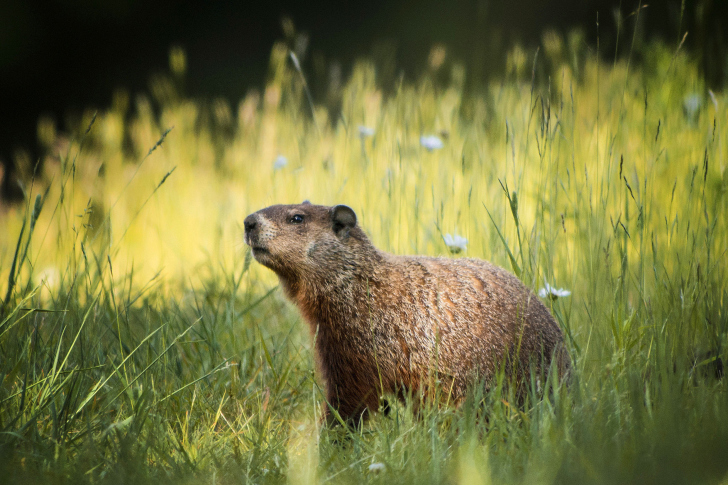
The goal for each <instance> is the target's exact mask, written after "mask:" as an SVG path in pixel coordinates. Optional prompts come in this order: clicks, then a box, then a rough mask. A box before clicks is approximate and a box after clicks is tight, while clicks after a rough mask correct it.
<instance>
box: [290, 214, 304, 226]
mask: <svg viewBox="0 0 728 485" xmlns="http://www.w3.org/2000/svg"><path fill="white" fill-rule="evenodd" d="M291 222H292V223H293V224H300V223H302V222H303V216H302V215H301V214H296V215H295V216H293V217H291Z"/></svg>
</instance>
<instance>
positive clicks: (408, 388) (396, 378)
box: [245, 202, 569, 421]
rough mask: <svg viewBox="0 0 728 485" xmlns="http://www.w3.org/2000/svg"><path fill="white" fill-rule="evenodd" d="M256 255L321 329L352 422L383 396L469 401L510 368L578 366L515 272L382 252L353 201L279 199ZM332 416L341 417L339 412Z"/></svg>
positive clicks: (320, 345) (334, 384) (324, 353)
mask: <svg viewBox="0 0 728 485" xmlns="http://www.w3.org/2000/svg"><path fill="white" fill-rule="evenodd" d="M245 242H246V243H247V244H248V245H249V246H250V247H251V248H252V251H253V256H254V257H255V259H256V260H257V261H258V262H260V263H261V264H263V265H264V266H267V267H268V268H270V269H272V270H273V271H275V272H276V274H277V275H278V277H279V279H280V282H281V286H282V287H283V289H284V290H285V292H286V295H287V296H288V297H289V298H290V299H291V300H292V301H293V302H294V303H295V304H296V305H297V306H298V307H299V309H300V310H301V312H302V314H303V316H304V317H305V319H306V320H307V321H308V323H309V324H310V327H311V331H312V332H313V333H314V334H315V335H316V356H317V361H318V367H319V370H320V371H321V373H322V375H323V380H324V383H325V389H326V398H327V400H328V402H329V404H330V405H331V406H332V407H333V408H335V409H336V410H337V411H338V412H339V413H340V415H341V416H342V417H343V418H344V419H347V420H351V421H356V420H358V419H359V418H360V417H361V415H362V413H363V412H364V411H366V410H370V411H375V410H377V408H378V407H379V399H380V396H381V395H382V394H383V393H394V394H396V395H397V396H399V397H400V398H403V397H404V396H406V395H407V394H409V393H411V394H412V395H413V396H423V397H427V396H429V395H430V394H431V393H432V392H434V390H435V389H434V388H433V386H432V383H433V382H435V380H438V381H439V386H440V389H441V390H442V391H443V393H444V394H446V397H447V399H449V401H450V402H455V403H457V402H459V401H460V400H461V399H462V398H463V397H464V396H465V393H466V391H467V387H468V385H469V384H471V383H472V382H473V381H476V380H478V381H483V382H485V385H486V386H488V385H489V383H490V382H491V381H492V379H493V376H494V375H495V372H496V371H497V370H498V368H499V366H501V365H503V366H505V368H504V369H505V371H506V374H507V375H508V376H509V377H513V378H515V380H516V382H521V381H524V379H525V378H527V377H528V375H529V372H531V371H532V370H533V371H534V372H539V373H545V372H546V371H547V370H548V368H549V366H550V364H551V361H552V358H553V357H556V359H557V362H556V365H557V367H558V371H559V374H560V375H564V373H566V372H567V371H568V369H569V359H568V355H567V354H566V351H565V349H564V345H563V335H562V333H561V330H560V329H559V327H558V325H557V324H556V322H555V321H554V319H553V317H552V316H551V314H550V313H549V311H548V309H547V308H546V307H545V306H544V305H543V303H541V302H540V301H539V300H538V298H536V296H535V295H534V294H533V293H532V292H531V291H530V290H529V289H528V288H527V287H526V286H525V285H523V283H521V282H520V281H519V280H518V279H517V278H516V277H515V276H514V275H512V274H511V273H509V272H507V271H506V270H504V269H502V268H499V267H497V266H494V265H492V264H491V263H489V262H487V261H481V260H477V259H447V258H431V257H424V256H395V255H392V254H389V253H386V252H384V251H380V250H378V249H377V248H376V247H374V246H373V245H372V243H371V242H370V241H369V239H368V238H367V237H366V235H365V234H364V232H363V231H362V230H361V228H360V227H359V226H358V225H357V222H356V214H355V213H354V211H353V210H352V209H351V208H349V207H347V206H344V205H337V206H335V207H326V206H318V205H312V204H310V203H308V202H304V203H303V204H300V205H275V206H271V207H268V208H266V209H263V210H260V211H258V212H256V213H254V214H251V215H249V216H248V217H247V218H246V219H245ZM326 417H327V419H328V420H331V415H330V412H329V409H328V407H327V409H326Z"/></svg>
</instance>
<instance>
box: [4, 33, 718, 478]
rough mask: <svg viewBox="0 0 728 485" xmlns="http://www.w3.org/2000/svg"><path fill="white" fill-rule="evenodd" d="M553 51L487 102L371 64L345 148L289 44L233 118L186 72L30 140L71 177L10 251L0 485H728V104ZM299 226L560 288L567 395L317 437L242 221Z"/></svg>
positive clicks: (306, 351) (26, 215) (300, 373)
mask: <svg viewBox="0 0 728 485" xmlns="http://www.w3.org/2000/svg"><path fill="white" fill-rule="evenodd" d="M549 42H550V43H551V44H553V43H554V42H555V43H556V44H554V45H556V46H557V47H558V45H560V44H559V42H560V41H559V39H558V38H549ZM551 44H549V45H551ZM546 47H547V48H546V49H545V50H544V52H543V53H541V54H540V55H541V59H540V60H539V59H537V60H536V66H537V67H538V66H539V62H541V63H545V65H547V66H550V67H548V68H543V69H542V68H539V72H540V74H539V76H538V79H536V80H535V81H534V80H533V79H532V73H531V71H530V70H529V69H527V68H524V67H523V66H524V63H525V64H528V65H530V63H532V62H533V59H532V58H531V59H528V60H525V59H523V57H524V55H525V53H524V51H523V50H522V49H518V48H517V49H514V51H513V52H512V53H511V54H510V55H509V63H510V64H509V65H511V64H512V68H509V72H508V74H507V76H506V77H505V78H504V79H502V80H498V81H497V82H493V83H492V84H491V85H489V86H487V87H486V88H484V89H483V90H482V91H481V92H480V93H477V94H465V93H466V89H465V70H464V68H463V67H461V66H458V65H457V64H449V63H445V64H444V65H443V66H442V67H441V69H447V70H450V71H449V73H447V74H448V75H447V76H439V77H438V76H435V73H429V74H426V75H425V76H424V77H423V78H421V79H420V80H419V81H417V82H415V83H409V82H404V81H403V82H402V83H401V84H399V85H398V86H396V88H395V89H394V91H393V94H392V95H391V96H386V95H385V94H384V91H383V90H382V89H381V87H380V86H378V85H377V79H376V69H375V67H374V64H373V63H371V62H367V61H362V62H361V63H359V64H357V65H356V66H355V68H354V70H353V73H352V75H351V78H350V80H349V81H348V83H347V84H346V86H345V87H344V89H343V93H342V110H341V113H340V118H339V119H338V122H337V123H334V122H333V121H332V120H328V115H327V110H326V108H325V107H324V106H315V108H314V109H315V112H314V116H315V120H312V119H311V109H310V107H309V104H308V100H307V99H306V95H305V92H304V89H303V84H302V81H301V77H300V75H299V73H298V72H297V71H296V70H295V69H294V66H293V64H292V63H291V60H290V58H289V57H288V53H287V51H286V50H285V49H284V48H283V47H281V46H275V47H274V49H273V52H272V55H271V69H270V72H271V78H270V79H269V82H268V84H267V86H266V88H265V91H264V92H262V93H251V94H249V95H248V96H247V97H246V98H245V99H244V100H242V101H241V102H240V103H239V105H238V106H231V105H229V104H228V103H227V102H226V101H224V100H217V101H214V102H212V103H201V102H197V101H194V100H191V99H187V98H185V97H184V95H183V93H182V92H181V91H180V89H179V86H180V84H181V83H180V82H179V81H180V76H182V74H183V71H184V65H185V62H184V58H183V57H182V58H180V56H184V54H183V53H181V51H179V50H174V51H173V53H172V55H171V63H172V65H173V69H172V74H170V76H169V77H168V78H163V77H160V78H156V79H155V80H154V82H153V84H152V89H151V97H145V96H138V97H133V98H131V97H129V96H128V95H126V94H124V93H118V94H117V95H116V96H115V100H114V103H113V106H112V107H111V108H109V109H105V110H101V111H99V112H98V113H97V114H95V115H94V113H93V112H89V113H87V114H86V115H85V119H83V120H82V122H81V124H80V125H79V126H78V127H77V129H78V132H77V133H75V134H74V135H73V136H72V137H70V138H64V137H63V136H62V135H59V134H58V132H57V129H56V128H55V127H54V126H53V125H52V123H49V122H47V121H43V122H42V123H40V124H39V137H40V139H41V140H45V141H44V143H46V144H47V145H48V146H49V147H55V149H49V152H48V156H47V158H46V159H45V160H44V163H43V165H42V173H37V174H36V176H35V178H34V179H33V180H34V181H33V183H32V185H30V184H28V185H27V186H26V191H27V200H29V201H31V202H29V205H28V206H27V207H20V208H15V209H10V210H9V211H8V212H6V213H5V214H4V215H3V216H2V217H3V231H2V232H1V233H0V281H3V282H9V284H8V285H7V286H2V287H0V289H2V290H3V291H2V292H1V293H0V297H2V296H4V295H5V292H6V290H7V288H8V287H10V290H11V291H10V293H9V298H8V301H7V304H6V305H4V306H3V310H2V313H1V314H0V355H1V358H0V377H2V384H1V387H0V431H1V432H2V434H1V435H0V451H1V452H2V453H0V455H1V456H2V458H0V467H2V468H3V470H0V471H2V472H3V473H5V475H4V476H12V477H16V478H17V479H18V480H20V479H28V480H32V479H35V480H38V481H50V482H72V483H80V482H119V483H129V482H132V481H151V480H155V481H159V480H162V481H170V482H174V483H180V482H184V481H189V482H190V483H198V482H205V483H218V482H220V483H232V482H243V481H253V482H282V481H290V482H295V483H312V482H324V481H333V482H343V483H349V482H350V483H359V482H361V481H373V482H376V481H381V482H392V481H401V482H411V483H425V482H433V483H435V482H438V483H440V482H458V481H459V482H461V483H473V482H476V481H481V482H484V483H485V482H488V481H492V482H493V483H500V482H508V483H511V482H520V483H563V482H573V483H584V482H599V483H608V482H613V483H625V482H637V481H642V482H645V481H654V482H661V481H677V482H685V481H695V482H718V481H720V480H721V479H723V480H725V479H726V471H728V459H726V456H728V454H726V453H725V450H726V448H725V443H727V442H728V393H727V392H726V384H725V379H724V378H723V379H719V378H718V377H717V376H716V374H717V373H718V372H717V371H718V367H719V366H718V364H719V363H722V362H725V361H726V358H728V317H727V316H726V298H727V297H728V293H727V290H728V287H727V286H726V276H727V275H726V254H725V253H726V250H727V248H728V232H727V229H728V228H727V227H726V218H725V212H726V199H725V197H724V194H725V192H726V188H727V187H728V176H726V171H725V169H726V166H725V164H726V160H727V159H728V147H727V146H726V138H727V137H728V127H727V126H726V120H728V116H727V115H728V109H726V102H728V99H726V97H725V95H724V94H721V93H719V92H715V93H713V92H712V91H711V92H708V91H707V90H706V88H705V86H704V85H703V84H702V81H701V79H700V77H699V76H698V74H697V69H696V65H695V62H694V61H693V60H692V59H690V58H689V57H688V56H686V55H685V54H683V53H680V52H677V53H675V52H674V51H670V50H667V49H665V48H664V47H662V46H659V45H655V46H654V47H653V50H652V55H651V57H650V59H649V63H646V64H644V65H640V66H636V65H635V63H634V61H633V62H632V64H631V67H629V68H628V64H627V62H618V63H615V64H613V65H612V64H609V65H605V64H603V63H598V62H597V61H596V60H594V59H589V58H588V56H581V57H580V56H577V55H573V56H572V55H564V56H563V58H562V57H561V55H560V54H559V53H560V52H561V49H562V47H559V48H558V49H557V48H556V47H554V46H553V45H551V47H549V46H546ZM529 55H532V54H529ZM579 59H586V60H579ZM443 77H444V78H447V79H449V81H448V82H447V83H443V82H442V81H441V80H438V79H442V78H443ZM694 94H697V95H698V98H697V99H698V101H699V103H698V107H697V110H695V111H692V108H690V107H689V106H688V108H686V105H685V100H686V98H687V97H689V96H692V95H694ZM360 126H361V127H366V128H367V129H369V130H366V131H362V130H360V128H359V127H360ZM371 131H373V133H371ZM423 135H425V136H437V137H439V138H440V139H441V140H442V142H443V146H442V148H436V147H434V146H432V147H430V149H428V148H427V147H425V146H423V143H422V139H421V137H422V136H423ZM279 156H283V157H285V159H286V160H287V163H286V164H285V165H284V166H281V165H282V164H281V163H279V164H278V165H277V166H276V159H277V158H278V157H279ZM31 171H32V167H31ZM29 180H30V179H29ZM37 195H40V196H41V198H40V199H38V200H39V203H42V209H41V210H40V211H37V210H35V211H34V206H33V203H34V202H35V200H36V196H37ZM304 199H309V200H311V201H312V202H314V203H320V204H336V203H345V204H348V205H350V206H351V207H353V208H354V210H355V211H356V212H357V214H358V217H359V220H360V223H361V225H362V226H363V227H364V228H365V230H366V231H367V233H368V234H369V235H370V237H371V239H372V241H373V242H374V243H375V244H376V245H377V246H378V247H380V248H382V249H385V250H388V251H392V252H394V253H398V254H414V253H417V254H430V255H449V254H450V251H449V250H448V246H447V244H446V242H445V240H444V236H445V235H446V234H457V235H459V236H462V237H464V238H466V239H467V249H466V250H465V251H464V252H461V253H459V254H458V256H466V257H477V258H484V259H489V260H491V261H494V262H495V263H497V264H499V265H501V266H503V267H506V268H508V269H510V270H512V271H513V272H515V273H517V274H518V275H519V276H520V278H521V279H522V280H523V281H524V282H525V283H526V284H528V285H529V286H531V287H532V288H533V289H534V290H537V289H539V288H540V287H543V286H544V282H545V281H547V282H548V283H549V284H551V285H554V286H555V287H558V288H566V289H568V290H570V291H571V296H568V297H564V298H559V299H556V300H553V301H552V300H549V304H550V305H551V306H552V310H553V312H554V314H555V315H556V317H557V320H558V321H559V323H560V324H561V325H562V327H563V328H564V330H565V332H566V334H567V340H568V343H569V346H570V349H571V355H572V359H573V361H574V367H575V371H574V376H573V379H572V383H571V386H570V387H569V388H568V389H566V388H561V389H557V390H556V391H555V392H554V394H553V395H551V396H549V397H548V398H547V399H546V400H544V401H542V402H538V403H535V404H532V405H529V406H526V407H525V408H519V407H517V406H515V405H512V404H511V403H510V402H509V396H508V394H507V392H506V391H503V390H501V389H497V390H495V391H494V392H492V393H490V394H488V395H486V396H482V395H480V394H479V393H478V392H475V393H474V395H473V396H472V399H471V400H470V401H468V403H466V404H465V405H463V406H462V407H461V408H460V409H450V408H433V409H429V410H426V411H425V412H424V413H423V415H422V416H421V417H419V418H414V417H413V416H412V414H411V410H410V409H409V408H408V407H407V406H402V405H399V404H396V403H393V405H394V408H393V412H392V413H391V414H390V416H389V417H384V416H377V417H375V418H374V419H373V420H371V421H370V422H369V423H367V424H365V425H364V427H363V428H362V429H360V430H357V431H356V432H348V431H346V430H343V429H334V430H331V431H323V432H321V430H320V427H319V423H318V416H319V415H320V412H321V406H322V405H323V402H322V396H321V392H320V390H319V386H318V384H317V382H316V380H315V378H314V374H313V363H312V362H313V356H312V352H311V344H310V336H309V334H308V330H307V328H306V327H305V324H304V322H303V321H302V320H301V318H300V317H299V316H298V314H297V312H296V310H295V309H294V308H293V307H292V306H291V305H290V304H288V303H286V302H285V301H284V299H283V297H282V295H281V294H280V292H279V291H277V290H276V289H275V285H276V280H275V277H274V275H272V273H271V272H270V271H268V270H266V269H264V268H262V267H261V266H260V265H258V264H257V263H255V262H252V263H251V260H250V256H249V254H248V253H247V252H246V250H245V248H244V246H243V244H242V234H241V232H242V230H241V221H242V220H243V218H244V217H245V216H246V215H247V214H249V213H250V212H252V211H254V210H257V209H260V208H262V207H265V206H267V205H270V204H273V203H298V202H301V201H303V200H304ZM36 215H37V219H36V218H35V216H36ZM24 224H25V226H24ZM31 226H32V229H33V230H32V237H31V238H30V240H28V236H29V233H30V231H31ZM23 227H24V229H22V231H23V236H22V238H21V237H20V234H21V228H23ZM19 238H20V239H19ZM16 248H18V249H17V250H16ZM25 248H27V252H26V250H25ZM23 255H27V257H25V258H24V257H23ZM13 267H15V269H14V270H13ZM11 273H12V278H9V276H11ZM502 393H504V394H502ZM481 401H483V402H484V403H485V404H484V405H482V406H481V405H478V404H476V403H479V402H481ZM483 413H485V414H487V416H488V417H487V419H486V418H485V417H484V414H483ZM345 435H348V436H345ZM372 464H381V466H380V465H376V466H375V467H373V468H372V469H370V468H369V467H370V465H372ZM8 474H10V475H8Z"/></svg>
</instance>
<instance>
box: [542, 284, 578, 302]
mask: <svg viewBox="0 0 728 485" xmlns="http://www.w3.org/2000/svg"><path fill="white" fill-rule="evenodd" d="M543 284H544V285H545V286H544V287H543V288H541V289H540V290H538V296H540V297H541V298H547V297H548V298H550V299H552V300H555V299H557V298H560V297H563V296H569V295H571V292H570V291H569V290H565V289H563V288H554V287H553V286H551V285H550V284H548V282H547V281H546V280H544V281H543Z"/></svg>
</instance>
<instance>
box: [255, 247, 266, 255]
mask: <svg viewBox="0 0 728 485" xmlns="http://www.w3.org/2000/svg"><path fill="white" fill-rule="evenodd" d="M252 249H253V255H256V254H270V253H269V252H268V250H267V249H266V248H264V247H262V246H253V247H252Z"/></svg>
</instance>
